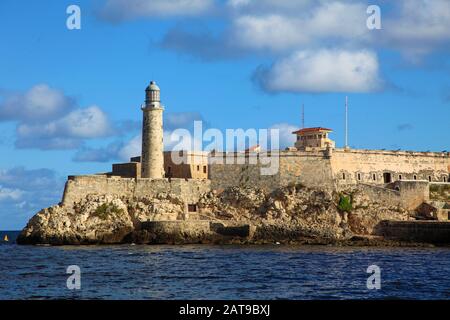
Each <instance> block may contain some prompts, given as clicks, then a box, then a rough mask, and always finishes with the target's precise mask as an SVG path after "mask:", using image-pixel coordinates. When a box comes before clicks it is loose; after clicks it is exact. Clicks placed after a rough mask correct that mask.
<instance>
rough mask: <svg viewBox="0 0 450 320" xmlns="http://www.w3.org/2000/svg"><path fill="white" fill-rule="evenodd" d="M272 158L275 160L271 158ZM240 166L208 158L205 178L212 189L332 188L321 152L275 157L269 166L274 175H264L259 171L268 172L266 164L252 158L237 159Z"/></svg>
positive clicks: (330, 177)
mask: <svg viewBox="0 0 450 320" xmlns="http://www.w3.org/2000/svg"><path fill="white" fill-rule="evenodd" d="M274 157H276V156H274ZM240 160H245V163H243V164H237V163H236V161H234V163H231V164H227V163H224V161H222V156H221V155H220V156H216V157H211V158H210V164H209V178H210V179H211V187H212V188H213V189H223V188H227V187H230V186H245V185H248V186H257V187H260V188H263V189H266V190H273V189H276V188H279V187H280V186H286V185H289V184H294V183H295V184H296V183H301V184H303V185H305V186H308V187H317V186H321V187H324V186H325V187H327V186H330V187H331V186H333V175H332V172H331V165H330V160H329V159H327V158H325V157H324V156H323V153H322V152H317V153H314V152H292V151H282V152H280V154H279V157H277V158H276V159H275V158H274V159H272V161H273V162H272V164H271V165H270V166H271V167H272V168H274V169H275V171H274V174H272V175H264V174H263V173H262V171H261V170H262V169H263V168H268V167H269V164H268V162H267V161H268V160H267V159H264V160H262V161H263V163H261V161H259V160H258V158H257V157H256V156H250V157H248V158H246V159H245V158H244V157H242V158H240Z"/></svg>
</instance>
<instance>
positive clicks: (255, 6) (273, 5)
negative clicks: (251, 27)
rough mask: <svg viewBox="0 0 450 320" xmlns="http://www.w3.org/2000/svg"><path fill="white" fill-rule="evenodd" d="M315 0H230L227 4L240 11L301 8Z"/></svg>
mask: <svg viewBox="0 0 450 320" xmlns="http://www.w3.org/2000/svg"><path fill="white" fill-rule="evenodd" d="M312 2H313V0H228V1H227V5H228V7H229V8H232V9H233V10H239V11H251V12H255V11H259V12H266V11H274V10H289V11H291V10H300V9H304V8H305V7H307V6H309V5H310V4H311V3H312Z"/></svg>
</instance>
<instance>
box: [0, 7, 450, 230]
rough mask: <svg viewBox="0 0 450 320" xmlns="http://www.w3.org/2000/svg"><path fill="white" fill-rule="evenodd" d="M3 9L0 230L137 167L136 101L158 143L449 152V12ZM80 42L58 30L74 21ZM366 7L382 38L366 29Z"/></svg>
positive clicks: (430, 9) (404, 9)
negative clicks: (76, 184)
mask: <svg viewBox="0 0 450 320" xmlns="http://www.w3.org/2000/svg"><path fill="white" fill-rule="evenodd" d="M392 3H393V2H389V1H370V3H369V2H367V1H364V0H360V1H359V0H352V1H332V0H330V1H310V0H277V1H275V0H258V1H254V0H223V1H219V0H217V1H214V0H171V1H162V0H130V1H124V0H104V1H103V0H102V1H101V0H98V1H50V0H49V1H43V0H40V1H32V2H31V1H17V0H15V1H9V0H3V1H1V2H0V26H1V28H0V39H1V44H2V45H1V49H0V153H1V155H2V157H0V229H20V228H22V227H23V226H24V224H25V223H26V221H27V219H28V218H29V217H31V216H32V214H34V213H35V212H36V211H37V210H39V209H40V208H42V207H45V206H49V205H51V204H53V203H57V202H58V201H59V199H60V196H61V193H62V190H63V185H64V180H65V177H66V176H67V175H69V174H84V173H94V172H105V171H108V170H109V169H110V165H111V163H112V162H117V161H124V160H126V158H127V157H128V156H131V155H136V154H139V147H140V141H139V135H140V121H141V116H142V115H141V111H140V108H139V107H140V105H141V104H142V103H143V99H144V89H145V87H146V85H147V84H148V83H149V81H150V80H156V81H157V83H158V85H159V86H160V87H161V90H162V100H163V104H164V105H165V107H166V112H165V129H166V131H167V132H168V133H170V131H171V130H174V129H176V128H177V127H185V128H190V127H191V125H192V121H193V120H200V119H201V120H203V121H204V122H205V123H206V124H207V126H208V127H213V128H219V129H221V130H224V129H226V128H244V129H246V128H271V127H277V128H280V129H281V130H282V138H283V139H282V144H283V145H289V144H290V143H292V140H291V138H289V136H290V135H289V132H290V131H291V130H292V129H293V128H297V127H299V126H300V122H301V120H300V117H301V105H302V104H304V105H305V114H306V125H307V126H325V127H330V128H332V129H334V133H333V135H332V138H333V139H335V140H336V142H337V145H338V146H342V144H343V137H344V132H343V128H344V101H345V96H346V95H348V96H349V102H350V116H349V118H350V145H351V146H352V147H355V148H379V149H381V148H386V149H400V148H401V149H405V150H422V151H426V150H434V151H441V150H450V146H449V144H448V142H449V138H450V134H449V130H448V119H449V118H450V59H449V48H450V33H449V32H448V30H450V2H449V1H446V0H435V1H424V0H401V1H396V2H395V3H394V4H392ZM72 4H75V5H78V6H79V7H80V9H81V29H80V30H69V29H67V27H66V19H67V18H68V16H69V15H68V14H67V13H66V8H67V7H68V6H69V5H72ZM369 4H377V5H379V6H380V8H381V22H382V28H381V30H369V29H368V28H367V26H366V19H367V17H368V14H367V13H366V8H367V6H368V5H369Z"/></svg>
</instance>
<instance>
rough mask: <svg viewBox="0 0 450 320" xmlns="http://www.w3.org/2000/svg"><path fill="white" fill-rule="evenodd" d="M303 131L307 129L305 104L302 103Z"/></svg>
mask: <svg viewBox="0 0 450 320" xmlns="http://www.w3.org/2000/svg"><path fill="white" fill-rule="evenodd" d="M302 129H305V104H304V103H302Z"/></svg>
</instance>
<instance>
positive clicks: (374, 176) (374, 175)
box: [372, 173, 377, 181]
mask: <svg viewBox="0 0 450 320" xmlns="http://www.w3.org/2000/svg"><path fill="white" fill-rule="evenodd" d="M372 179H373V181H375V180H377V175H376V174H375V173H374V174H373V175H372Z"/></svg>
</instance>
